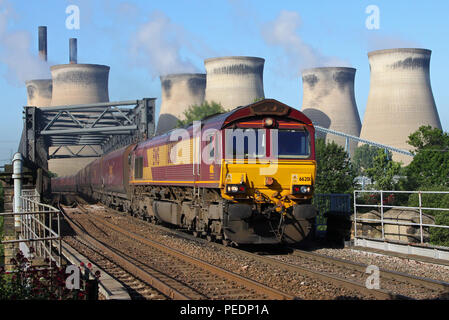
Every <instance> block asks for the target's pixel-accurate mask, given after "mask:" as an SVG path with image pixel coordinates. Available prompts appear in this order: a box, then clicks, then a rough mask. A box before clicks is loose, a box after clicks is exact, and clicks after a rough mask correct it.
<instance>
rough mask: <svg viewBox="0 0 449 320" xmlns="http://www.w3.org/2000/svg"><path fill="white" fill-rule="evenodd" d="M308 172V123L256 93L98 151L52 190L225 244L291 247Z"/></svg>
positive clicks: (311, 174)
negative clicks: (244, 102)
mask: <svg viewBox="0 0 449 320" xmlns="http://www.w3.org/2000/svg"><path fill="white" fill-rule="evenodd" d="M315 178H316V161H315V129H314V127H313V124H312V122H311V120H310V119H309V118H307V117H306V116H305V115H304V114H303V113H301V112H300V111H298V110H296V109H294V108H291V107H289V106H287V105H285V104H283V103H281V102H279V101H277V100H274V99H265V100H261V101H258V102H255V103H253V104H250V105H248V106H242V107H238V108H236V109H234V110H232V111H229V112H227V113H221V114H216V115H213V116H209V117H207V118H205V119H203V120H201V121H198V122H194V123H192V124H190V125H188V126H186V127H184V128H178V129H174V130H172V131H169V132H167V133H165V134H163V135H159V136H155V137H152V138H150V139H148V140H146V141H143V142H140V143H137V144H132V145H129V146H126V147H124V148H121V149H118V150H115V151H113V152H110V153H108V154H105V155H103V156H102V157H100V158H98V159H96V160H95V161H93V162H91V163H90V164H89V165H88V166H86V167H85V168H84V169H82V170H80V171H79V172H78V173H77V174H76V175H74V176H69V177H59V178H54V179H52V190H53V191H54V192H77V193H80V194H82V195H84V196H87V197H89V198H91V199H95V200H98V201H100V202H102V203H104V204H106V205H108V206H111V207H115V208H117V209H120V210H123V211H125V212H129V213H131V214H132V215H135V216H141V217H142V218H144V219H147V220H150V221H155V222H156V221H159V222H165V223H168V224H172V225H176V226H178V227H181V228H185V229H187V230H190V231H192V232H193V234H194V235H196V236H205V237H207V238H208V239H209V240H219V241H222V242H223V243H225V244H229V243H234V244H269V243H298V242H301V241H302V240H303V239H304V238H306V237H307V236H308V235H309V233H310V231H311V229H312V225H313V221H314V219H315V216H316V209H315V208H314V206H313V205H312V203H311V200H312V196H313V191H314V184H315Z"/></svg>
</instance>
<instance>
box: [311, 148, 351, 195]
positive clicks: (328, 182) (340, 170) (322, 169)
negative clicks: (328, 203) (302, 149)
mask: <svg viewBox="0 0 449 320" xmlns="http://www.w3.org/2000/svg"><path fill="white" fill-rule="evenodd" d="M315 152H316V159H317V178H316V193H349V192H352V191H353V188H354V178H355V171H354V169H353V167H352V164H351V161H350V160H349V156H348V154H347V153H346V152H345V150H344V148H343V147H340V146H339V145H337V144H336V143H335V142H333V141H332V142H331V143H328V144H326V143H325V141H324V140H323V139H317V140H316V144H315Z"/></svg>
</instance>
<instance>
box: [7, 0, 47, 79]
mask: <svg viewBox="0 0 449 320" xmlns="http://www.w3.org/2000/svg"><path fill="white" fill-rule="evenodd" d="M13 19H14V11H13V9H12V7H11V5H10V4H9V3H8V2H7V1H3V0H0V64H4V65H6V67H7V74H6V78H7V79H8V81H9V82H10V83H11V84H14V85H18V86H21V85H24V82H25V81H26V80H31V79H50V78H51V76H50V69H49V65H48V63H47V62H45V61H42V60H41V59H40V58H39V57H38V56H37V55H33V54H32V53H31V49H30V46H31V42H32V41H31V35H30V33H29V32H26V31H10V30H9V26H8V25H9V23H10V21H12V20H13ZM36 52H37V48H36Z"/></svg>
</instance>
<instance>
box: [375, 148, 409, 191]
mask: <svg viewBox="0 0 449 320" xmlns="http://www.w3.org/2000/svg"><path fill="white" fill-rule="evenodd" d="M391 157H392V154H391V151H389V152H388V153H387V152H385V150H383V149H378V150H377V155H376V157H374V160H373V165H372V167H371V168H368V169H366V174H367V176H368V177H369V178H371V179H372V180H373V181H374V188H375V189H377V190H396V189H397V187H398V181H396V179H395V176H398V175H399V174H400V173H401V164H400V163H399V162H396V161H393V160H392V159H391Z"/></svg>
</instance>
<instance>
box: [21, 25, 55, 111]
mask: <svg viewBox="0 0 449 320" xmlns="http://www.w3.org/2000/svg"><path fill="white" fill-rule="evenodd" d="M38 50H39V58H40V59H41V60H42V61H47V27H46V26H40V27H38ZM25 86H26V88H27V105H29V106H35V107H48V106H50V104H51V96H52V81H51V79H35V80H28V81H25Z"/></svg>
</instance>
